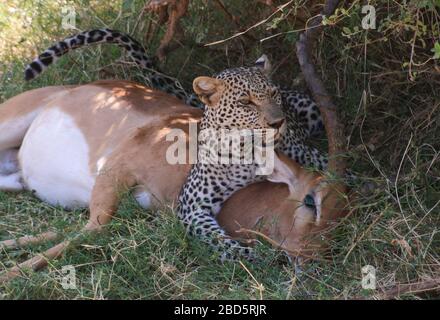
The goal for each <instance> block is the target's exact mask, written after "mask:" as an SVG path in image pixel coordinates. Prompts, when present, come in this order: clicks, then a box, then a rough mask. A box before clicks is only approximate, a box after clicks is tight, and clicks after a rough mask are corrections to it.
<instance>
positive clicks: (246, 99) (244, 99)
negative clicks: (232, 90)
mask: <svg viewBox="0 0 440 320" xmlns="http://www.w3.org/2000/svg"><path fill="white" fill-rule="evenodd" d="M238 102H240V104H242V105H245V106H247V105H249V104H250V103H251V99H249V97H246V96H244V97H241V98H240V99H238Z"/></svg>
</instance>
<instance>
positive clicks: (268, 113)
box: [193, 61, 285, 136]
mask: <svg viewBox="0 0 440 320" xmlns="http://www.w3.org/2000/svg"><path fill="white" fill-rule="evenodd" d="M269 71H270V64H269V62H268V61H267V63H266V62H263V63H260V64H256V65H255V66H253V67H241V68H235V69H228V70H225V71H222V72H220V73H219V74H217V75H216V76H215V77H198V78H196V79H195V80H194V82H193V87H194V91H195V92H196V94H197V95H198V96H199V97H200V99H201V100H202V101H203V103H205V104H206V106H207V110H206V113H205V119H206V121H208V125H209V123H210V122H211V123H212V124H214V122H215V123H216V127H219V126H220V127H221V128H225V129H268V128H270V129H275V130H276V133H278V136H279V133H281V132H282V131H283V130H284V127H285V118H284V114H283V112H282V109H281V95H280V92H279V90H278V88H277V87H276V86H275V85H274V84H273V83H272V82H271V81H270V80H269V78H268V76H267V75H268V73H269Z"/></svg>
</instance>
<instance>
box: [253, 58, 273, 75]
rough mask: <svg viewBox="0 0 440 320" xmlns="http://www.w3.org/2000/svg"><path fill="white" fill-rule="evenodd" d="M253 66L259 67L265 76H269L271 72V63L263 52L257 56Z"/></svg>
mask: <svg viewBox="0 0 440 320" xmlns="http://www.w3.org/2000/svg"><path fill="white" fill-rule="evenodd" d="M255 66H256V67H258V68H260V69H261V71H263V73H264V74H265V75H266V76H269V75H270V73H271V72H272V64H271V63H270V61H269V58H268V57H267V56H266V55H265V54H263V55H262V56H261V57H259V58H258V59H257V61H255Z"/></svg>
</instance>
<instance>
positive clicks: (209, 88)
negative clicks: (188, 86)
mask: <svg viewBox="0 0 440 320" xmlns="http://www.w3.org/2000/svg"><path fill="white" fill-rule="evenodd" d="M224 87H225V85H224V83H223V81H222V80H220V79H216V78H211V77H197V78H195V79H194V81H193V88H194V92H195V93H196V94H197V95H198V96H199V98H200V100H202V102H203V103H204V104H206V105H207V106H208V107H213V106H215V105H216V104H217V103H218V102H219V100H220V97H221V95H222V93H223V89H224Z"/></svg>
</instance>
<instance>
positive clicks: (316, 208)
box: [268, 155, 346, 255]
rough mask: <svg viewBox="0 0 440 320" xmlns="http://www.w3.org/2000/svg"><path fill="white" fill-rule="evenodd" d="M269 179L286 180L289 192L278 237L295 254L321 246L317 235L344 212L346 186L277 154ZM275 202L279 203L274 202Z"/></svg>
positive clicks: (280, 208)
mask: <svg viewBox="0 0 440 320" xmlns="http://www.w3.org/2000/svg"><path fill="white" fill-rule="evenodd" d="M268 180H269V181H272V182H277V183H285V184H286V185H287V187H288V189H289V196H288V197H287V198H285V199H284V200H283V201H281V202H280V203H279V204H278V209H277V212H279V216H278V221H277V225H276V228H277V232H276V233H275V234H276V238H277V239H276V240H277V241H278V242H279V243H281V245H282V247H283V248H285V249H286V250H287V251H288V252H289V253H291V254H292V255H296V254H297V253H298V250H301V251H302V252H307V251H309V250H312V249H314V247H315V246H316V247H321V243H320V242H322V239H321V238H320V239H318V237H317V236H316V235H317V233H318V232H320V235H322V231H323V230H324V229H326V228H328V227H330V226H331V224H332V223H335V222H336V219H337V218H339V217H342V216H343V215H345V213H346V211H345V207H346V202H345V201H346V199H345V197H344V186H343V185H341V184H338V183H335V182H330V181H328V180H326V179H325V178H324V176H323V175H321V174H318V173H316V172H311V171H308V170H306V169H304V168H302V167H300V166H299V165H298V164H297V163H296V162H294V161H293V160H291V159H289V158H287V157H286V156H284V155H278V156H277V157H275V169H274V171H273V173H272V174H271V175H270V176H269V177H268ZM274 206H276V204H274Z"/></svg>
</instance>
